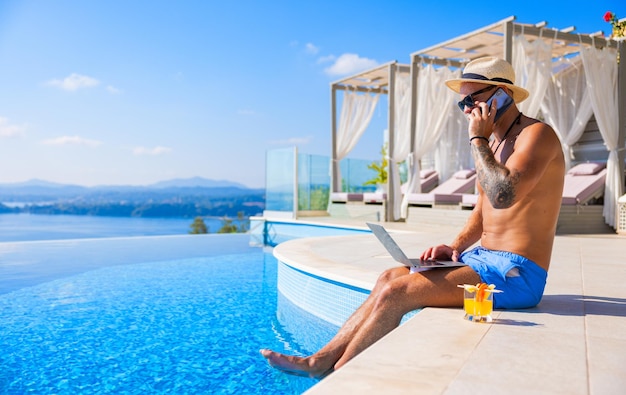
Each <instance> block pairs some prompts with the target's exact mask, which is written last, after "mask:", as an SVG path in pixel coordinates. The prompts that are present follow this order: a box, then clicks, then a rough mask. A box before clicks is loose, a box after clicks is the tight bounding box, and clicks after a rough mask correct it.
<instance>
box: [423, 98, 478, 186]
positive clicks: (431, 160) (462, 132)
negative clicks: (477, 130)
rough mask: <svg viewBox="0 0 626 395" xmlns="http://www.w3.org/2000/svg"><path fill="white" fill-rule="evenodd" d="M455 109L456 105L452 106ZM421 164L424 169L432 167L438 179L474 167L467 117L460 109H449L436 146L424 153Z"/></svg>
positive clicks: (444, 178)
mask: <svg viewBox="0 0 626 395" xmlns="http://www.w3.org/2000/svg"><path fill="white" fill-rule="evenodd" d="M453 108H454V109H455V110H456V109H457V107H456V106H453ZM420 162H421V165H422V167H423V168H425V169H429V168H434V169H435V170H437V173H439V179H440V180H447V179H448V178H450V177H451V176H452V174H454V173H455V172H456V171H457V170H461V169H471V168H473V167H474V158H472V151H471V149H470V145H469V144H468V143H467V117H466V116H465V115H464V114H463V113H462V112H461V111H458V110H456V111H454V110H451V112H450V116H449V117H448V119H447V121H446V126H445V130H444V132H443V133H442V135H441V137H440V138H439V141H438V142H437V145H436V147H435V148H434V149H433V150H432V151H430V152H428V153H426V154H425V155H424V156H423V157H422V160H421V161H420Z"/></svg>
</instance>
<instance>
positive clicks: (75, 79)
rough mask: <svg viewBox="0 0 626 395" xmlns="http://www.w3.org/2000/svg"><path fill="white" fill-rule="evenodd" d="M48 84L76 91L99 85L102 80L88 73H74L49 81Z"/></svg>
mask: <svg viewBox="0 0 626 395" xmlns="http://www.w3.org/2000/svg"><path fill="white" fill-rule="evenodd" d="M46 84H47V85H50V86H54V87H57V88H61V89H63V90H65V91H75V90H78V89H82V88H91V87H94V86H98V85H99V84H100V81H98V80H97V79H95V78H92V77H88V76H86V75H80V74H76V73H72V74H70V75H69V76H67V77H65V78H64V79H62V80H57V79H54V80H50V81H48V82H47V83H46Z"/></svg>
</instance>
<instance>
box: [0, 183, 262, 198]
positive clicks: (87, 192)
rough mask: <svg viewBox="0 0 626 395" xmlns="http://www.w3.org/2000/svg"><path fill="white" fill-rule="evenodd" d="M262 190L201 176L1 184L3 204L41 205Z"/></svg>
mask: <svg viewBox="0 0 626 395" xmlns="http://www.w3.org/2000/svg"><path fill="white" fill-rule="evenodd" d="M263 192H264V190H263V189H262V188H258V189H252V188H248V187H246V186H245V185H242V184H239V183H236V182H231V181H226V180H209V179H206V178H202V177H194V178H187V179H174V180H168V181H161V182H157V183H155V184H151V185H100V186H93V187H84V186H79V185H69V184H59V183H54V182H48V181H43V180H37V179H34V180H29V181H26V182H19V183H4V184H2V183H0V201H4V202H39V201H59V200H64V201H66V200H76V199H81V200H87V201H94V200H98V201H122V200H130V201H146V200H152V199H160V200H165V199H170V198H174V197H176V198H180V197H182V196H212V197H220V198H225V197H228V196H243V195H250V194H254V195H262V194H263Z"/></svg>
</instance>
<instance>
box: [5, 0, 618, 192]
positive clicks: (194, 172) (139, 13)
mask: <svg viewBox="0 0 626 395" xmlns="http://www.w3.org/2000/svg"><path fill="white" fill-rule="evenodd" d="M457 4H458V5H457ZM489 4H492V5H491V6H489ZM607 10H610V11H613V12H615V13H616V14H617V16H618V17H619V18H622V17H626V2H624V1H623V0H616V1H586V2H582V1H523V2H508V4H507V2H490V3H488V2H478V3H477V2H445V3H444V2H421V1H337V0H331V1H326V0H322V1H222V2H218V1H208V0H207V1H160V0H150V1H131V0H124V1H118V0H107V1H105V0H101V1H78V0H54V1H53V0H51V1H33V0H22V1H14V0H3V1H2V2H0V87H2V89H1V93H0V183H1V182H21V181H26V180H29V179H33V178H38V179H43V180H47V181H53V182H61V183H71V184H79V185H86V186H93V185H129V184H133V185H147V184H151V183H154V182H158V181H162V180H168V179H172V178H189V177H195V176H200V177H205V178H210V179H215V180H230V181H235V182H239V183H242V184H244V185H246V186H249V187H255V188H256V187H263V186H264V181H265V168H264V164H265V154H266V151H267V150H270V149H276V148H283V147H290V146H297V147H298V149H299V150H300V152H304V153H309V154H318V155H329V154H330V83H331V82H333V81H336V80H338V79H341V78H342V77H344V76H346V75H350V74H353V73H355V72H357V71H359V70H362V69H368V68H371V67H373V66H375V65H377V64H383V63H386V62H389V61H392V60H398V61H400V62H402V63H408V62H409V60H410V54H411V53H413V52H416V51H418V50H420V49H423V48H426V47H429V46H431V45H434V44H437V43H439V42H442V41H445V40H448V39H450V38H453V37H456V36H458V35H461V34H464V33H467V32H469V31H472V30H474V29H478V28H480V27H483V26H486V25H488V24H491V23H494V22H497V21H499V20H501V19H504V18H506V17H508V16H510V15H515V16H516V17H517V21H518V22H520V23H537V22H540V21H547V22H548V26H549V27H554V28H559V29H562V28H565V27H568V26H572V25H573V26H575V27H576V31H577V32H581V33H592V32H596V31H599V30H603V31H604V32H605V34H608V32H609V31H610V25H609V24H608V23H606V22H604V20H603V19H602V17H603V15H604V13H605V12H606V11H607ZM381 103H382V102H381ZM379 107H380V106H379ZM386 118H387V111H386V109H384V107H383V108H381V109H377V110H376V113H375V114H374V117H373V120H372V123H371V125H370V127H369V128H368V130H367V131H366V133H365V135H364V137H363V139H362V140H361V141H360V142H359V144H358V145H357V147H356V148H355V150H354V151H353V153H352V154H351V155H350V157H353V158H360V159H376V158H378V152H379V149H380V145H381V144H382V141H383V130H384V129H385V124H386Z"/></svg>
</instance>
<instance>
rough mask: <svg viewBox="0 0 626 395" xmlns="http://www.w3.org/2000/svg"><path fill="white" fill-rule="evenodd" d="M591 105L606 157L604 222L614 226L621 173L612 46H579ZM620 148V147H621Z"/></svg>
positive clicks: (614, 60)
mask: <svg viewBox="0 0 626 395" xmlns="http://www.w3.org/2000/svg"><path fill="white" fill-rule="evenodd" d="M580 54H581V57H582V60H583V65H584V67H585V75H586V77H587V89H589V96H590V97H591V107H592V108H593V113H594V115H595V116H596V121H597V122H598V128H599V129H600V134H601V135H602V139H603V140H604V144H605V145H606V148H607V150H608V151H609V158H608V161H607V166H606V167H607V175H606V183H605V185H604V210H603V212H602V214H603V215H604V221H605V222H606V223H607V224H609V225H610V226H612V227H615V221H616V210H617V199H618V198H619V197H620V196H621V195H622V193H623V185H622V175H621V174H619V159H618V155H617V151H618V149H619V148H620V147H619V143H618V141H617V140H618V137H619V133H618V132H619V131H618V121H619V119H618V108H617V52H616V51H615V49H609V48H604V49H597V48H595V47H593V46H592V47H587V48H583V49H582V51H581V52H580ZM621 148H623V147H621Z"/></svg>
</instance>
